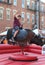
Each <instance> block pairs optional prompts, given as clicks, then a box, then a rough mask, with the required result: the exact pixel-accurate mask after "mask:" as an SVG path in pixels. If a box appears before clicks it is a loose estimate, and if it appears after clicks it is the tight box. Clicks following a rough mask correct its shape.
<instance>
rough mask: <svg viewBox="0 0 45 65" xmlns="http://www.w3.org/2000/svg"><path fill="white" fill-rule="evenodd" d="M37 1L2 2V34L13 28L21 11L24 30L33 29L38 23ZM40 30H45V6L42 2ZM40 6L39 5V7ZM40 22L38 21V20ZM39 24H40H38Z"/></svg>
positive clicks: (0, 6) (15, 0)
mask: <svg viewBox="0 0 45 65" xmlns="http://www.w3.org/2000/svg"><path fill="white" fill-rule="evenodd" d="M35 1H36V0H0V32H2V31H4V30H6V28H10V27H13V18H14V14H15V13H16V11H19V10H20V12H19V13H20V14H21V16H22V21H21V23H22V24H23V27H24V28H29V29H32V28H33V27H34V25H35V23H36V15H35V12H36V9H35V8H36V4H35ZM40 4H41V6H40V8H41V11H42V13H40V29H41V28H45V22H44V19H45V14H44V13H45V10H44V9H45V4H44V3H42V2H40ZM37 6H38V5H37ZM37 20H38V19H37ZM38 24H39V23H38Z"/></svg>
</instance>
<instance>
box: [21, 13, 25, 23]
mask: <svg viewBox="0 0 45 65" xmlns="http://www.w3.org/2000/svg"><path fill="white" fill-rule="evenodd" d="M21 17H22V23H24V19H25V13H24V12H22V13H21Z"/></svg>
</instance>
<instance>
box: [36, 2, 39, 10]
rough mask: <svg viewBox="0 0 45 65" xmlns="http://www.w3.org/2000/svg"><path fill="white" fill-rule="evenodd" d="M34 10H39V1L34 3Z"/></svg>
mask: <svg viewBox="0 0 45 65" xmlns="http://www.w3.org/2000/svg"><path fill="white" fill-rule="evenodd" d="M36 10H39V2H37V3H36Z"/></svg>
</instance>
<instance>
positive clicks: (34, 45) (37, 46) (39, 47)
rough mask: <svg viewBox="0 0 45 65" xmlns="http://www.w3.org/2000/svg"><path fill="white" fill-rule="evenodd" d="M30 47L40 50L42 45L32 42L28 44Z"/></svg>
mask: <svg viewBox="0 0 45 65" xmlns="http://www.w3.org/2000/svg"><path fill="white" fill-rule="evenodd" d="M29 48H30V49H37V50H42V47H41V46H39V45H36V44H32V45H30V46H29Z"/></svg>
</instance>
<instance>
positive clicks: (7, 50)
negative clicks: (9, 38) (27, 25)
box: [0, 44, 42, 54]
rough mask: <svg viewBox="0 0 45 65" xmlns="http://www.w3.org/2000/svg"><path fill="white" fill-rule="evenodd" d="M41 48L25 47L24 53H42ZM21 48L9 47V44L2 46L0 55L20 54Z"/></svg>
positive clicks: (0, 45)
mask: <svg viewBox="0 0 45 65" xmlns="http://www.w3.org/2000/svg"><path fill="white" fill-rule="evenodd" d="M41 49H42V48H41V46H38V45H34V44H32V45H30V46H26V47H24V51H26V52H34V53H39V54H40V53H41ZM20 51H21V48H20V46H17V45H9V44H0V54H2V53H12V52H13V53H14V52H20Z"/></svg>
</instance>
